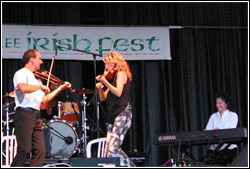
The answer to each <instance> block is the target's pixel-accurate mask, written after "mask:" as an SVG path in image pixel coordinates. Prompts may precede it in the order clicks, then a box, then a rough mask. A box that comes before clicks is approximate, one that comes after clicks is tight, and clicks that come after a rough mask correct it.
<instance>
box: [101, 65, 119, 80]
mask: <svg viewBox="0 0 250 169" xmlns="http://www.w3.org/2000/svg"><path fill="white" fill-rule="evenodd" d="M116 73H117V68H113V69H112V70H106V71H105V72H104V73H103V76H104V77H105V78H106V79H107V81H108V82H110V83H111V82H112V81H113V79H114V77H115V75H116Z"/></svg>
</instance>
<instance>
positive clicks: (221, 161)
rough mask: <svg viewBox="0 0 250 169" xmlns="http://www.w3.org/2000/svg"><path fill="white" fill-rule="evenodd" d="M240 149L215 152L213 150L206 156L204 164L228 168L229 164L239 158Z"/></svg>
mask: <svg viewBox="0 0 250 169" xmlns="http://www.w3.org/2000/svg"><path fill="white" fill-rule="evenodd" d="M237 153H238V149H237V148H234V149H232V150H230V149H226V150H224V151H223V150H220V151H218V152H215V151H213V150H208V152H207V155H206V156H205V159H204V162H205V163H206V164H209V165H215V164H216V165H220V166H227V164H228V163H231V162H232V161H233V160H234V158H235V157H236V156H237Z"/></svg>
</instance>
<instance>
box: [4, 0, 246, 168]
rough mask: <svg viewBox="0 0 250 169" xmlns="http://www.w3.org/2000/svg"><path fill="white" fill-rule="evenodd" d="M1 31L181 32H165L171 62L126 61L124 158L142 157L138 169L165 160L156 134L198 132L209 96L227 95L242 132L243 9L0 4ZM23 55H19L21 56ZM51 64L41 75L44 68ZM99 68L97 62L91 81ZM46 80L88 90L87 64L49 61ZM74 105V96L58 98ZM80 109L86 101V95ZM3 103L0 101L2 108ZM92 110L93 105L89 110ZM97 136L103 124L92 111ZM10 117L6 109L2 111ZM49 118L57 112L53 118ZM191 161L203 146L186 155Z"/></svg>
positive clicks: (7, 63)
mask: <svg viewBox="0 0 250 169" xmlns="http://www.w3.org/2000/svg"><path fill="white" fill-rule="evenodd" d="M2 14H3V15H2V23H3V24H22V25H23V24H24V25H25V24H27V25H62V26H63V25H70V26H72V25H73V26H74V25H76V26H91V25H100V26H102V25H103V26H112V25H114V26H118V25H119V26H170V25H174V26H183V27H184V28H183V29H170V45H171V56H172V60H168V61H164V60H160V61H128V63H129V65H130V68H131V71H132V74H133V81H132V96H131V102H132V106H133V124H132V127H131V129H130V130H129V132H128V134H127V136H126V138H125V140H124V143H123V147H122V148H123V149H124V150H125V151H136V150H137V151H138V152H143V153H145V154H146V155H147V160H146V166H162V164H164V163H165V162H166V161H167V160H169V159H170V158H171V154H170V149H169V148H168V147H167V146H159V145H155V144H154V136H155V135H156V134H160V133H176V132H187V131H201V130H203V129H204V128H205V127H206V124H207V122H208V119H209V117H210V115H211V114H212V113H214V112H216V110H217V109H216V107H215V98H214V97H215V94H216V93H218V92H221V91H226V92H228V93H229V94H230V96H231V99H232V103H233V104H232V105H231V107H230V109H231V110H232V111H235V112H237V114H238V116H239V124H238V127H246V128H248V118H249V117H248V3H247V2H240V3H236V2H232V3H231V2H227V3H226V2H223V3H222V2H220V3H214V2H213V3H211V2H210V3H204V2H203V3H201V2H199V3H188V2H186V3H183V2H182V3H178V2H172V3H169V2H162V3H100V2H99V3H62V2H61V3H48V2H47V3H17V2H14V3H11V2H4V3H2ZM23 52H24V51H23ZM50 64H51V60H44V64H43V68H44V69H47V70H49V69H50ZM22 67H23V65H22V61H21V60H19V59H2V76H1V77H2V79H1V80H2V95H4V94H6V92H11V91H13V82H12V78H13V75H14V73H15V71H17V70H18V69H20V68H22ZM103 70H104V66H103V63H102V62H101V61H98V62H97V74H102V73H103ZM52 73H53V75H55V76H57V77H59V78H60V79H62V80H67V81H69V82H71V83H72V85H73V88H75V89H82V88H83V87H84V88H86V89H94V79H95V76H94V62H93V61H74V60H55V63H54V68H53V71H52ZM67 94H68V95H69V96H70V99H72V100H73V101H75V102H79V101H81V99H82V96H81V95H72V94H71V95H70V94H69V92H68V91H64V92H63V93H62V94H61V95H62V96H61V98H60V96H58V97H59V99H62V97H63V96H65V95H67ZM87 97H88V99H87V100H88V102H89V101H90V99H91V98H92V95H87ZM5 102H6V100H5V99H2V103H3V104H5ZM91 105H93V104H91ZM93 107H94V106H89V107H88V111H87V116H88V118H89V121H88V124H89V126H90V130H89V131H88V135H89V139H88V140H91V139H94V138H96V134H95V133H96V126H95V125H96V124H95V123H96V115H95V113H93V112H94V111H93ZM100 107H101V108H100V126H101V129H102V131H103V132H101V137H102V136H105V134H106V129H105V123H106V117H105V112H104V111H103V110H102V108H105V103H102V104H101V106H100ZM10 109H11V111H13V104H12V105H11V107H10ZM56 113H57V112H56ZM189 151H190V153H191V155H192V156H193V158H194V159H196V160H199V159H201V157H202V156H203V155H204V153H205V152H206V146H192V147H191V149H190V150H189Z"/></svg>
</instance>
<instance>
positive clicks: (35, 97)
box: [13, 68, 44, 110]
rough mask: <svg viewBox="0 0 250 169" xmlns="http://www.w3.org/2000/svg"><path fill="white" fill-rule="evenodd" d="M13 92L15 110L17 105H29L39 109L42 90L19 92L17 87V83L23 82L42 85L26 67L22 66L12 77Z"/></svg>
mask: <svg viewBox="0 0 250 169" xmlns="http://www.w3.org/2000/svg"><path fill="white" fill-rule="evenodd" d="M13 83H14V93H15V104H16V106H15V108H14V109H15V110H16V108H17V107H30V108H34V109H36V110H40V104H41V101H42V96H43V95H44V92H43V91H42V90H41V89H39V90H37V91H34V92H32V93H21V92H20V91H19V89H18V87H17V85H18V84H19V83H25V84H29V85H43V84H42V82H41V80H40V79H36V78H35V75H34V74H33V73H32V72H31V71H30V70H28V69H26V68H22V69H20V70H18V71H17V72H16V73H15V75H14V78H13Z"/></svg>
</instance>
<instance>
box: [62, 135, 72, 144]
mask: <svg viewBox="0 0 250 169" xmlns="http://www.w3.org/2000/svg"><path fill="white" fill-rule="evenodd" d="M64 141H65V143H66V144H71V143H73V138H72V137H70V136H68V137H65V138H64Z"/></svg>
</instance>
